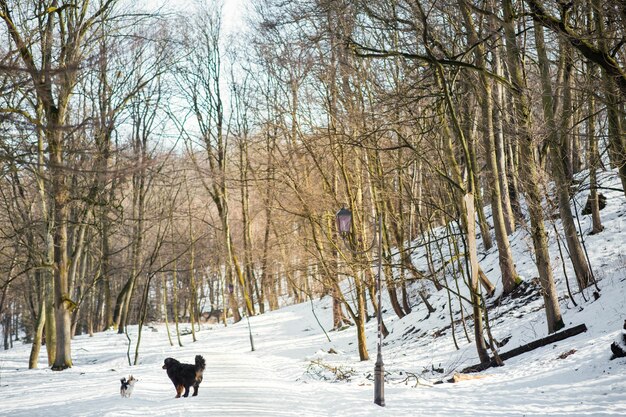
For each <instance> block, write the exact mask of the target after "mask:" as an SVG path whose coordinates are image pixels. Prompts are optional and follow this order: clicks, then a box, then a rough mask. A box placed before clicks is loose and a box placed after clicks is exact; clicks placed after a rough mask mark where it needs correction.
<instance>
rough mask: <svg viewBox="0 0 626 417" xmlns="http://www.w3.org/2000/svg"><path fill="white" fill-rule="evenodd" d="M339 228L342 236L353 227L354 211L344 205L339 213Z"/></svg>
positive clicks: (337, 215)
mask: <svg viewBox="0 0 626 417" xmlns="http://www.w3.org/2000/svg"><path fill="white" fill-rule="evenodd" d="M335 216H336V217H337V230H338V231H339V234H341V235H342V236H345V235H347V234H348V233H350V229H351V228H352V212H351V211H350V210H348V209H347V208H345V207H342V208H341V209H340V210H339V211H338V212H337V214H336V215H335Z"/></svg>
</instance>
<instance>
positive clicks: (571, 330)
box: [461, 324, 587, 373]
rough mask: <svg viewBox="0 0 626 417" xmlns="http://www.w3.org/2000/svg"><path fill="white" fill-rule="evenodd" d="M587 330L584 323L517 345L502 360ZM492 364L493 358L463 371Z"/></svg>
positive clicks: (466, 371) (493, 363) (501, 356)
mask: <svg viewBox="0 0 626 417" xmlns="http://www.w3.org/2000/svg"><path fill="white" fill-rule="evenodd" d="M586 331H587V326H585V325H584V324H579V325H578V326H575V327H571V328H569V329H565V330H561V331H560V332H557V333H554V334H551V335H549V336H546V337H544V338H542V339H539V340H535V341H533V342H530V343H527V344H525V345H522V346H519V347H516V348H515V349H513V350H510V351H508V352H505V353H501V354H500V358H502V360H503V361H504V360H507V359H510V358H513V357H515V356H518V355H521V354H522V353H526V352H530V351H531V350H535V349H537V348H540V347H542V346H545V345H549V344H550V343H554V342H558V341H560V340H563V339H567V338H568V337H572V336H576V335H578V334H580V333H584V332H586ZM492 366H496V362H495V360H494V359H493V358H492V359H491V360H490V361H489V362H483V363H479V364H477V365H472V366H468V367H467V368H465V369H463V370H462V371H461V373H470V372H480V371H484V370H485V369H487V368H491V367H492Z"/></svg>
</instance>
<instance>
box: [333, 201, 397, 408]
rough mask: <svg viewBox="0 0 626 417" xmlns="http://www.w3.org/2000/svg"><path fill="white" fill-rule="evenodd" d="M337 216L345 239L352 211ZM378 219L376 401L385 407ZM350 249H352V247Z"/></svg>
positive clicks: (379, 229)
mask: <svg viewBox="0 0 626 417" xmlns="http://www.w3.org/2000/svg"><path fill="white" fill-rule="evenodd" d="M335 216H336V218H337V230H338V231H339V235H340V236H341V237H342V238H343V239H345V238H346V236H347V235H348V234H349V233H350V229H351V227H352V212H351V211H350V210H348V209H347V208H345V207H342V208H341V209H340V210H339V211H338V212H337V214H336V215H335ZM376 220H377V221H376V223H377V224H376V230H377V233H378V274H377V277H376V292H377V294H378V314H377V319H378V343H377V354H376V364H375V365H374V403H375V404H377V405H379V406H381V407H384V406H385V364H384V363H383V352H382V347H383V318H382V294H381V291H380V277H381V275H382V270H383V268H382V247H383V234H382V224H383V217H382V214H379V215H378V218H377V219H376ZM372 247H373V245H372ZM372 247H370V248H368V249H366V251H369V250H370V249H372ZM348 248H349V247H348ZM349 249H350V250H351V251H352V249H351V248H349ZM353 252H354V251H353Z"/></svg>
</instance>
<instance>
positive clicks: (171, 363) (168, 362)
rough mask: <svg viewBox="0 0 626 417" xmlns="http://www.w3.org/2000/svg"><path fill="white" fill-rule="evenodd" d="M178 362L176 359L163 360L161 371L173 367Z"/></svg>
mask: <svg viewBox="0 0 626 417" xmlns="http://www.w3.org/2000/svg"><path fill="white" fill-rule="evenodd" d="M179 363H180V362H178V361H177V360H176V359H174V358H165V360H164V361H163V369H170V368H172V367H173V366H176V365H178V364H179Z"/></svg>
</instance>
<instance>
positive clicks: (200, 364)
mask: <svg viewBox="0 0 626 417" xmlns="http://www.w3.org/2000/svg"><path fill="white" fill-rule="evenodd" d="M205 366H206V362H205V361H204V358H203V357H202V355H196V372H203V371H204V367H205Z"/></svg>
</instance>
